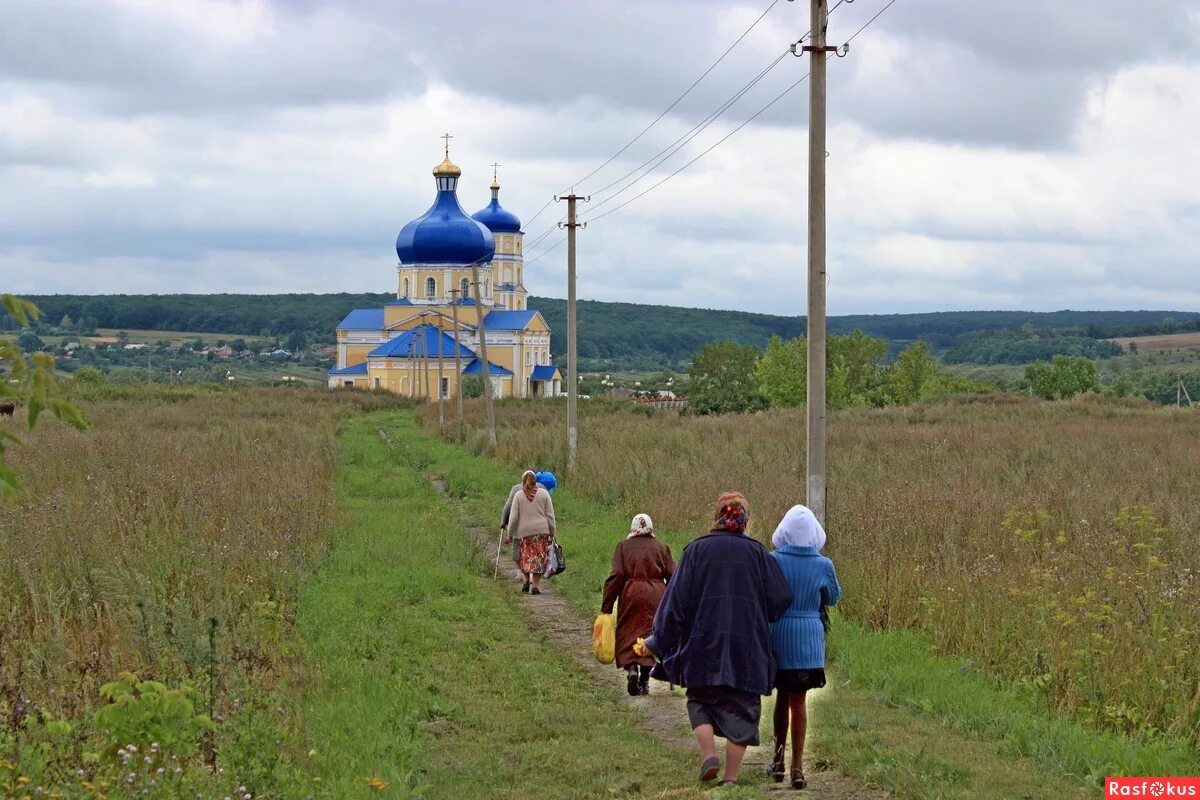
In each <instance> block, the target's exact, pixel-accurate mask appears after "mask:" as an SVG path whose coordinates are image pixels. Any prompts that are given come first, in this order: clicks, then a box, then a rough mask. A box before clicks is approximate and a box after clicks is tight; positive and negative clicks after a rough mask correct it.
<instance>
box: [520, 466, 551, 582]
mask: <svg viewBox="0 0 1200 800" xmlns="http://www.w3.org/2000/svg"><path fill="white" fill-rule="evenodd" d="M556 527H557V526H556V524H555V521H554V501H552V500H551V499H550V492H548V491H546V489H545V488H543V487H541V486H538V483H537V476H536V475H535V474H534V472H533V470H526V471H525V474H524V475H522V476H521V491H520V492H518V493H517V495H516V496H515V497H514V498H513V503H512V510H511V511H510V512H509V516H508V535H509V537H510V538H512V539H515V540H516V541H517V543H518V549H517V567H518V568H519V569H520V570H521V574H522V575H523V576H524V577H525V582H524V583H523V584H522V586H521V591H522V592H528V593H529V594H541V593H542V591H541V589H539V588H538V585H539V584H540V583H541V581H542V573H543V572H544V571H545V569H546V560H547V559H548V558H549V555H550V545H551V543H552V542H553V541H554V535H555V532H556Z"/></svg>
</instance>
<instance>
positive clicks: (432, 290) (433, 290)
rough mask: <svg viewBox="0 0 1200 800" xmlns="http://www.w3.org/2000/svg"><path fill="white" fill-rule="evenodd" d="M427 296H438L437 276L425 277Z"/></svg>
mask: <svg viewBox="0 0 1200 800" xmlns="http://www.w3.org/2000/svg"><path fill="white" fill-rule="evenodd" d="M425 296H426V297H437V278H426V279H425Z"/></svg>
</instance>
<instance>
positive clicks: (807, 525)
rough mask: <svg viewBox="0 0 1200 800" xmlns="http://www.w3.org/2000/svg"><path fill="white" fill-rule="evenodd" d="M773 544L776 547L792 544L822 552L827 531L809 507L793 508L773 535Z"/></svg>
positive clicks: (784, 516)
mask: <svg viewBox="0 0 1200 800" xmlns="http://www.w3.org/2000/svg"><path fill="white" fill-rule="evenodd" d="M771 544H773V545H775V546H776V547H783V546H785V545H789V544H790V545H794V546H797V547H815V548H817V550H820V549H821V548H822V547H824V546H825V529H824V528H822V527H821V523H819V522H817V518H816V517H814V516H813V513H812V511H810V510H809V509H808V507H807V506H792V507H791V508H789V509H788V512H787V513H786V514H784V515H783V519H782V520H780V522H779V527H778V528H776V529H775V533H774V534H772V535H771Z"/></svg>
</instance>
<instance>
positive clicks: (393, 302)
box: [384, 297, 413, 306]
mask: <svg viewBox="0 0 1200 800" xmlns="http://www.w3.org/2000/svg"><path fill="white" fill-rule="evenodd" d="M384 305H388V306H411V305H413V301H412V300H409V299H408V298H407V297H400V298H397V299H395V300H389V301H388V302H386V303H384Z"/></svg>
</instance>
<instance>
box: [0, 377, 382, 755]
mask: <svg viewBox="0 0 1200 800" xmlns="http://www.w3.org/2000/svg"><path fill="white" fill-rule="evenodd" d="M92 392H93V396H92V398H91V399H84V400H83V401H82V402H81V406H82V407H83V410H84V411H85V413H86V414H87V416H88V417H89V419H90V420H91V422H92V423H93V427H92V429H91V430H89V431H87V432H85V433H79V432H76V431H74V430H71V429H68V428H66V427H64V426H61V425H56V424H53V423H49V422H47V423H44V424H42V425H39V426H38V428H37V429H36V430H35V431H33V432H28V431H19V433H20V435H21V436H22V438H23V439H24V440H25V446H24V447H18V448H13V449H12V450H10V453H11V456H12V459H11V463H12V465H13V466H14V467H15V468H16V469H17V470H19V472H20V474H21V475H22V478H23V480H24V482H25V484H26V487H27V492H26V493H25V494H24V495H23V496H21V497H20V498H19V499H18V500H17V501H16V502H13V503H11V504H7V505H6V504H0V710H2V711H4V712H6V713H0V726H5V725H7V726H10V729H11V730H15V726H17V725H19V724H20V722H21V719H22V718H23V716H24V715H25V714H27V713H29V712H31V711H33V710H35V709H36V710H38V711H40V712H48V713H49V714H50V715H51V716H52V717H59V718H62V717H66V718H69V719H74V718H80V717H81V715H84V714H85V712H86V711H87V710H88V709H89V708H90V707H92V706H93V705H94V704H95V703H96V701H97V694H96V692H97V688H98V686H99V685H100V684H102V683H105V682H107V681H110V680H112V679H113V678H114V676H115V675H116V674H117V672H119V671H122V670H130V671H133V672H136V673H138V674H139V675H141V676H142V677H145V678H157V679H160V680H164V681H167V682H170V683H172V684H175V683H177V682H187V683H189V684H190V685H192V686H197V687H199V688H201V689H202V690H203V695H204V696H203V697H202V698H201V700H200V703H201V707H205V708H206V707H207V705H208V701H209V700H210V699H212V698H216V700H217V703H216V705H217V707H216V709H215V710H216V711H217V712H218V713H222V711H230V709H231V707H230V706H229V705H228V703H229V702H233V701H234V700H237V697H236V695H238V693H240V692H244V691H245V690H246V689H247V686H248V685H249V684H251V683H253V682H254V679H255V677H256V676H259V677H263V678H265V679H266V680H268V681H274V680H279V679H281V678H285V677H286V673H287V669H286V663H285V662H286V661H287V660H288V659H289V658H290V657H291V656H292V655H294V650H290V649H289V648H290V644H289V641H290V630H291V628H292V627H293V625H294V614H295V609H296V596H297V586H298V584H299V581H300V580H301V579H302V578H303V577H304V576H305V575H306V574H308V573H309V572H310V571H311V569H312V567H313V565H314V563H315V562H316V560H317V559H318V557H319V556H320V554H321V552H322V550H323V548H325V546H326V544H327V542H328V539H329V536H330V532H331V530H332V528H333V525H334V523H335V520H334V519H333V494H332V487H333V470H334V456H335V436H336V428H337V421H338V418H339V416H340V415H341V414H343V413H346V412H347V411H350V410H351V409H354V408H358V407H362V406H364V405H367V406H370V405H372V404H378V403H387V402H388V401H387V400H386V398H376V397H373V396H371V395H347V394H342V393H337V394H330V393H328V392H324V391H320V392H307V391H299V390H297V391H261V390H260V391H250V390H247V391H213V390H205V389H191V390H171V389H163V388H158V389H140V388H137V387H123V388H122V387H109V388H105V387H99V388H96V389H94V390H92ZM214 645H215V651H214V650H213V646H214ZM214 654H215V656H216V657H215V658H214V657H213V656H214ZM214 673H215V680H216V685H215V686H213V685H210V684H209V683H208V679H209V677H210V675H213V674H214ZM231 698H232V700H231ZM0 732H3V731H2V730H0Z"/></svg>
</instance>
